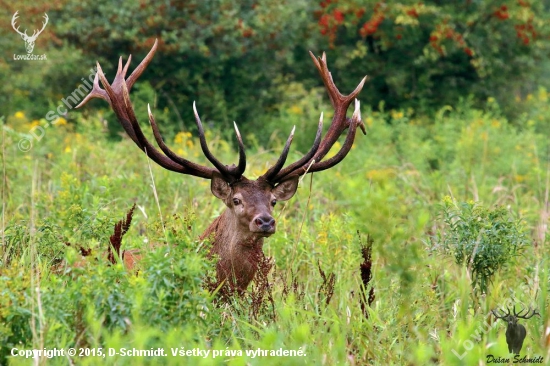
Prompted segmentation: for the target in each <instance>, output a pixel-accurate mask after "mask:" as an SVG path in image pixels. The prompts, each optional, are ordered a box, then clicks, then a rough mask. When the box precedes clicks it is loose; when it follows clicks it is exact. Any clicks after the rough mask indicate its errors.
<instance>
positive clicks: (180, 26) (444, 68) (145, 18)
mask: <svg viewBox="0 0 550 366" xmlns="http://www.w3.org/2000/svg"><path fill="white" fill-rule="evenodd" d="M16 10H19V14H20V19H19V22H20V23H21V24H22V25H23V24H24V25H23V26H24V27H28V28H29V29H32V27H33V26H32V25H34V24H40V22H41V21H42V19H41V17H42V16H43V13H44V12H47V13H48V14H49V17H50V22H49V24H48V26H47V27H46V29H45V31H44V33H43V34H41V36H40V37H39V38H38V40H37V46H36V52H42V53H46V54H47V56H48V60H47V61H44V62H24V61H14V60H12V59H11V58H12V57H13V56H12V54H13V53H22V52H24V48H23V44H22V40H21V38H20V37H19V36H18V35H17V34H16V33H15V32H14V31H13V30H12V29H11V25H10V24H9V23H10V20H11V16H12V15H13V13H14V12H15V11H16ZM2 14H3V16H2V17H1V19H2V20H0V22H1V23H0V24H1V25H2V27H0V29H1V32H2V33H1V34H2V37H0V45H2V49H5V50H7V51H6V54H5V55H4V57H3V58H2V59H0V78H1V79H2V80H5V82H4V83H2V86H0V104H1V105H3V106H4V109H5V111H4V113H5V114H6V116H7V119H8V120H9V121H10V122H13V120H14V118H13V117H12V116H13V115H14V114H15V113H16V112H18V111H21V112H24V113H25V114H26V115H27V116H28V118H30V120H40V119H41V118H45V116H46V115H47V114H48V112H50V111H55V110H56V109H57V108H58V107H59V106H61V111H63V110H64V109H68V112H67V113H56V115H59V116H60V117H63V118H64V119H67V120H69V121H70V122H73V121H77V120H78V117H77V115H76V114H75V113H74V112H73V111H72V107H74V105H75V104H76V103H73V102H70V103H68V104H69V105H70V108H65V107H66V106H65V104H63V102H62V101H63V100H64V99H65V100H66V99H67V98H68V97H69V96H71V95H72V94H74V92H75V90H76V88H79V87H82V85H84V84H82V78H87V77H88V76H89V75H90V69H91V68H92V67H94V66H95V61H96V60H98V61H100V62H101V64H102V65H103V69H104V71H105V72H106V73H107V76H108V78H112V76H113V75H114V71H115V68H116V65H117V60H118V58H119V57H120V56H122V57H123V58H127V57H128V55H130V54H132V55H133V64H132V67H134V66H135V65H137V62H138V61H139V60H141V59H142V58H143V56H144V55H145V54H146V52H148V51H149V49H150V47H151V46H152V44H153V42H154V40H155V39H158V40H159V49H158V51H157V55H156V56H155V58H154V60H153V62H152V63H151V64H150V66H149V67H148V69H147V70H146V72H145V73H144V75H142V77H141V78H140V80H139V82H138V85H137V88H138V89H140V90H142V91H143V93H142V96H143V99H141V98H139V99H138V100H137V101H136V102H135V105H136V110H137V112H138V113H137V115H138V118H142V119H143V118H146V113H145V106H146V103H150V104H151V105H152V106H153V109H154V110H155V112H156V114H157V115H158V120H159V122H166V123H162V125H165V128H164V130H166V131H168V132H172V131H179V130H181V126H185V125H187V126H193V115H192V108H191V106H192V103H193V101H196V102H197V106H198V108H199V111H200V112H201V115H202V117H203V120H204V121H205V122H206V123H207V124H208V125H210V126H219V128H218V129H219V130H222V131H225V132H224V134H229V133H230V132H229V130H231V129H230V128H226V127H228V126H230V125H229V123H230V121H232V120H236V121H238V122H239V124H240V126H241V129H242V130H246V129H245V127H246V128H247V129H248V130H250V131H252V130H256V129H258V130H262V131H263V129H264V128H265V127H266V126H273V125H275V124H276V121H278V120H279V118H277V120H274V119H273V117H272V116H273V115H277V114H279V115H280V116H281V118H284V119H288V124H291V123H292V124H293V123H294V122H293V121H294V120H299V121H303V120H306V119H309V118H313V119H317V118H318V112H319V111H318V110H317V111H316V112H317V113H314V116H310V114H309V113H308V111H307V110H305V109H304V108H303V107H304V106H303V105H302V103H301V102H302V98H303V97H305V96H306V95H307V94H308V93H314V94H319V95H321V94H323V93H320V92H317V91H313V92H309V91H310V90H311V89H312V88H316V87H319V86H321V82H320V80H319V77H318V75H317V73H316V72H315V69H314V67H313V65H312V63H311V60H310V58H309V57H308V54H307V51H308V50H311V51H313V52H314V53H315V54H321V52H322V51H324V50H325V51H327V52H328V59H329V65H330V68H331V71H332V73H333V75H334V78H335V80H336V82H337V85H339V86H340V88H341V90H342V92H346V93H347V92H349V91H350V90H351V89H352V88H353V87H355V85H356V84H357V82H358V81H359V80H360V79H361V78H362V77H363V76H364V75H365V74H368V75H369V81H368V82H367V84H366V86H365V89H364V92H363V93H362V94H361V97H360V99H361V101H362V102H363V105H369V106H370V107H371V108H377V107H379V106H380V103H381V102H384V103H385V105H386V106H387V107H389V108H390V109H391V108H407V107H412V108H414V110H416V111H423V112H428V113H431V111H433V110H435V109H438V108H440V107H443V106H446V105H454V104H456V102H457V100H458V99H459V98H461V97H465V96H467V95H472V96H473V99H472V101H473V103H474V105H476V106H477V107H479V106H482V105H483V104H484V103H485V101H486V100H487V98H488V97H496V99H497V100H498V101H499V102H500V104H501V105H503V106H505V111H504V112H505V113H506V114H507V115H508V116H512V117H514V119H517V124H520V123H523V122H525V120H524V119H523V118H519V117H521V115H522V113H524V112H527V111H528V110H529V108H527V107H526V105H525V103H522V99H523V98H524V97H525V96H526V95H529V94H530V93H533V92H535V91H536V89H535V88H537V87H538V84H539V83H546V81H545V80H547V78H545V77H544V76H545V75H546V74H547V73H548V66H549V64H548V61H547V60H548V51H549V49H550V47H549V45H550V38H549V37H548V34H549V29H548V24H550V22H549V21H548V20H549V19H548V14H549V13H548V9H547V7H546V6H545V5H544V3H543V2H537V1H532V0H521V1H517V0H504V1H500V2H499V3H498V4H496V3H493V2H486V1H469V2H467V3H466V4H464V2H463V1H446V2H444V3H441V2H437V1H428V2H420V3H419V2H416V1H412V0H403V1H392V2H381V1H377V0H368V1H357V0H340V1H330V0H323V1H318V2H308V1H304V0H300V1H287V2H274V1H268V0H262V1H252V0H248V1H241V2H232V1H228V0H216V1H206V2H205V1H198V0H193V1H185V2H179V3H166V2H153V1H141V2H124V3H120V4H119V3H113V2H108V1H84V2H83V1H76V0H61V1H55V2H48V3H42V2H40V1H38V2H36V1H28V0H26V1H17V2H14V1H8V2H7V3H6V6H5V7H3V9H2ZM90 14H93V16H90ZM140 83H143V87H142V88H140V86H139V85H140ZM542 86H546V87H548V85H542ZM322 98H325V104H328V103H327V101H326V97H325V96H323V97H322ZM78 99H79V100H81V99H82V98H81V97H79V98H78ZM29 100H32V103H29ZM312 101H313V100H312ZM313 102H314V103H316V104H319V101H318V100H316V101H313ZM90 106H91V107H93V106H97V107H99V108H106V105H105V104H103V103H102V102H100V101H97V102H96V101H94V102H92V103H90ZM326 109H327V110H329V108H326ZM87 110H89V108H88V109H87ZM300 110H301V111H302V113H300ZM289 111H290V112H289ZM85 113H88V112H85ZM327 117H328V116H327ZM104 118H105V120H107V121H111V120H113V116H112V114H111V113H110V112H109V113H107V114H106V115H105V117H104ZM117 126H118V125H117V124H115V123H111V124H108V128H110V129H111V133H112V135H115V134H116V133H117V132H119V131H120V129H119V128H118V127H117ZM193 128H194V127H188V128H187V129H193ZM286 131H287V130H286V129H285V133H287V132H286ZM226 137H228V136H226ZM271 137H272V136H271V134H270V133H267V132H264V133H261V134H257V135H256V139H258V140H259V143H260V144H261V145H263V146H265V145H266V143H268V142H270V141H272V139H271Z"/></svg>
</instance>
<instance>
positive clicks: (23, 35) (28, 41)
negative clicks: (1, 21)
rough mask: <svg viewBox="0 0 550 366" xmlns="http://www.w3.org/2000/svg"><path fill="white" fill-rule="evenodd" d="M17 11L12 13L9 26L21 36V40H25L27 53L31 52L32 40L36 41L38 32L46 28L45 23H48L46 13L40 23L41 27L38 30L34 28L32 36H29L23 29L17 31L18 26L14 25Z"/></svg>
mask: <svg viewBox="0 0 550 366" xmlns="http://www.w3.org/2000/svg"><path fill="white" fill-rule="evenodd" d="M18 13H19V11H16V12H15V14H13V17H12V18H11V26H12V27H13V29H14V30H15V31H16V32H17V33H18V34H19V35H20V36H21V38H23V40H24V41H25V48H26V49H27V53H32V50H33V49H34V42H36V39H37V38H38V36H39V35H40V33H42V31H43V30H44V28H46V24H48V19H49V18H48V14H46V13H44V20H45V21H44V22H43V23H42V29H40V30H36V29H35V30H34V32H33V33H32V36H29V35H28V34H27V30H26V29H25V31H24V32H21V31H19V27H16V24H15V23H16V21H17V18H18V15H17V14H18Z"/></svg>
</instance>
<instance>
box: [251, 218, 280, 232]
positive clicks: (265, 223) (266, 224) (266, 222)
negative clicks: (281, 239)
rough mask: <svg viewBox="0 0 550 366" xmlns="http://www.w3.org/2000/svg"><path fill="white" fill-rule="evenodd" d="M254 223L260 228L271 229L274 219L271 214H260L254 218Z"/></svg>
mask: <svg viewBox="0 0 550 366" xmlns="http://www.w3.org/2000/svg"><path fill="white" fill-rule="evenodd" d="M254 223H255V224H256V225H257V226H258V227H259V228H260V229H262V230H266V229H271V228H273V227H274V226H275V219H274V218H273V217H271V216H260V217H257V218H255V219H254Z"/></svg>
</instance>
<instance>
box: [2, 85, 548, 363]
mask: <svg viewBox="0 0 550 366" xmlns="http://www.w3.org/2000/svg"><path fill="white" fill-rule="evenodd" d="M139 93H140V92H139V91H137V92H136V95H139ZM137 103H139V102H136V104H137ZM518 103H525V104H528V105H529V110H530V111H532V113H531V114H524V115H522V116H521V118H520V119H519V120H517V121H508V120H507V119H506V118H505V117H504V116H503V115H502V113H501V112H500V110H499V106H498V104H497V103H496V102H495V101H494V100H493V99H489V100H488V101H487V102H486V106H485V108H483V110H480V109H476V108H474V107H472V105H471V104H470V102H469V101H468V100H467V99H466V100H462V101H461V102H459V103H457V105H456V106H454V107H451V106H447V107H444V108H442V109H440V110H439V111H438V112H437V113H435V117H433V118H428V117H417V116H416V114H415V113H414V111H413V110H410V109H409V110H390V111H386V110H384V107H383V105H382V106H380V108H379V110H378V111H371V110H365V109H364V110H363V118H364V121H365V123H366V125H367V127H368V135H367V136H358V137H357V139H356V142H355V145H354V147H353V149H352V150H351V152H350V154H349V156H348V157H347V158H346V160H345V161H344V162H343V163H342V164H340V165H338V166H337V167H336V168H333V169H332V170H330V171H327V172H322V173H316V174H314V175H313V176H311V175H308V176H306V177H305V178H304V179H303V181H302V182H301V186H300V188H299V189H298V193H297V195H296V196H295V197H294V198H293V199H292V200H290V201H289V202H287V203H285V204H283V205H281V206H280V207H279V206H278V207H277V209H276V215H277V216H276V219H277V220H278V223H279V224H278V230H277V233H276V234H275V235H274V236H272V237H271V238H269V239H268V240H267V242H266V245H265V252H266V254H267V256H269V257H271V258H272V262H273V263H265V268H264V269H265V270H264V271H260V272H261V273H263V274H265V276H263V277H262V276H260V277H261V278H258V279H257V280H256V282H255V283H254V284H253V285H251V287H250V289H249V290H250V291H249V294H248V295H247V296H244V297H237V296H234V297H231V298H230V299H225V301H222V300H220V298H219V297H218V296H217V295H216V294H215V291H214V293H213V292H212V291H211V290H212V289H211V288H208V286H207V285H206V284H207V283H208V278H211V276H212V275H213V267H214V266H213V264H212V263H211V261H210V260H209V259H207V258H206V253H207V244H204V245H200V243H199V242H198V239H197V238H198V236H199V235H200V233H201V232H202V231H203V230H204V229H205V228H206V227H207V226H208V224H209V223H210V222H211V221H212V220H213V218H215V217H216V216H217V215H218V214H220V212H221V210H222V209H223V204H222V203H221V202H219V201H218V200H216V199H215V198H213V197H212V195H211V193H210V190H209V182H208V181H207V180H201V179H199V178H194V177H186V176H181V175H177V174H175V173H170V172H168V171H165V170H163V169H161V168H159V167H157V166H156V165H155V164H153V163H150V162H148V161H147V159H146V157H145V155H144V154H141V153H140V152H139V151H138V149H137V148H136V147H135V146H134V145H133V142H132V141H131V140H129V139H128V138H122V139H121V140H120V141H115V142H113V141H112V139H109V138H108V137H107V135H108V131H107V129H106V126H105V123H116V121H114V120H111V119H109V120H105V119H104V116H103V115H102V114H100V113H97V114H94V115H91V116H86V117H83V116H81V115H76V116H74V118H75V119H76V122H75V123H70V122H69V123H67V122H66V121H64V120H60V121H58V123H56V124H55V125H52V126H50V127H48V128H47V129H45V130H46V131H47V132H46V134H45V136H44V137H43V138H42V139H41V140H40V141H38V142H36V143H35V145H34V146H33V148H32V149H31V150H30V151H29V152H27V153H23V152H21V151H20V150H19V149H18V148H17V142H18V141H19V139H21V138H22V137H25V136H26V134H27V133H28V131H29V128H31V127H32V126H33V125H37V124H39V125H42V126H45V125H46V124H47V121H46V120H34V121H33V120H30V119H28V118H27V117H26V116H25V114H24V113H23V112H19V113H15V114H14V115H12V116H10V123H8V124H7V125H4V128H3V131H2V136H3V139H2V166H3V168H2V169H3V184H2V196H3V216H2V246H1V251H0V278H1V279H2V280H1V281H0V295H1V296H0V345H1V346H0V359H1V360H2V363H4V362H6V361H7V362H8V363H9V364H13V365H18V364H28V360H25V359H24V358H19V357H9V352H10V350H11V348H12V347H17V348H20V349H30V348H50V349H51V348H54V347H58V348H61V347H62V348H68V347H75V346H78V347H103V348H109V347H110V348H123V347H125V348H137V349H150V348H157V347H164V348H165V349H166V350H167V351H168V350H169V348H180V349H182V348H181V347H183V349H185V350H191V349H193V348H200V349H203V350H206V349H211V350H214V349H217V350H223V351H224V352H225V351H227V352H228V353H227V355H225V353H224V355H223V356H220V357H217V358H215V359H212V358H206V359H203V358H198V357H197V358H193V360H192V362H193V364H198V365H200V364H205V365H211V364H231V365H244V364H265V362H269V364H281V365H292V364H325V365H334V364H345V363H349V364H358V365H359V364H373V365H382V364H384V365H386V364H395V365H400V364H416V365H420V364H445V365H462V364H474V363H478V362H479V360H485V357H486V355H487V354H495V355H503V356H504V355H507V346H506V342H505V340H504V326H501V325H497V326H495V327H493V328H491V329H490V330H489V331H487V332H483V331H480V329H487V325H486V324H487V323H486V322H489V323H490V324H492V323H493V322H494V321H495V320H494V319H492V318H491V317H490V315H489V314H490V310H491V309H494V308H496V307H499V306H504V304H506V301H508V299H510V298H512V299H513V301H514V302H515V303H517V304H524V305H525V306H529V305H530V306H532V307H535V308H537V309H539V311H540V313H541V317H540V318H538V317H536V318H533V319H531V320H529V321H526V322H524V324H525V326H526V328H527V339H526V342H525V346H524V351H525V352H526V354H528V355H543V356H545V357H548V354H547V352H548V348H547V342H548V340H547V339H545V338H544V329H545V326H547V319H548V285H549V274H548V269H549V268H548V267H549V265H548V260H547V258H548V255H549V253H548V245H547V243H548V239H547V224H548V215H549V193H548V192H549V189H550V165H549V164H550V161H549V156H550V145H549V143H550V141H549V139H548V131H549V129H550V119H549V118H548V113H547V110H548V107H547V92H546V90H544V89H541V90H540V92H539V93H538V94H535V95H531V96H529V97H528V98H527V99H526V100H521V101H518ZM137 106H138V108H139V104H137ZM320 110H330V108H329V107H328V106H327V105H325V104H323V103H320V102H319V99H318V98H317V97H312V98H309V99H308V98H305V99H301V100H300V104H294V105H288V106H287V107H285V108H283V109H282V110H281V115H280V117H279V118H278V119H276V118H275V117H274V122H273V124H272V125H271V126H270V127H268V128H272V131H273V133H272V135H271V138H270V141H269V144H267V145H264V146H260V145H259V144H257V143H255V141H257V140H256V136H255V134H254V131H245V130H242V133H243V137H244V139H245V144H247V145H248V146H249V150H250V151H249V154H248V155H249V157H250V158H249V168H248V171H247V175H248V176H252V177H255V176H258V175H260V174H261V173H262V172H263V170H264V169H265V168H266V167H267V166H268V165H269V163H270V162H272V161H273V160H274V159H276V157H277V154H278V151H279V149H280V146H281V145H282V143H283V141H284V139H285V138H286V133H287V132H288V130H289V129H290V128H291V126H292V125H294V124H296V125H298V126H300V128H299V132H298V133H297V141H296V142H297V144H296V146H295V147H294V149H293V150H292V152H291V155H292V156H291V157H290V159H293V158H295V157H299V156H300V154H301V152H303V151H304V150H305V149H306V148H307V144H308V143H310V140H311V139H312V138H313V134H312V133H309V132H308V131H309V130H310V129H314V128H315V124H316V120H317V118H318V115H317V113H318V112H319V111H320ZM139 117H140V118H141V119H142V120H143V118H144V117H145V114H144V113H140V114H139ZM189 125H191V121H189ZM186 126H187V125H186ZM301 126H305V127H304V128H302V127H301ZM188 131H189V129H187V128H184V129H183V130H182V131H180V132H178V133H176V134H172V135H171V137H169V138H168V141H170V143H171V146H173V147H174V148H175V149H176V150H177V151H178V152H179V153H180V154H182V155H183V156H186V157H189V158H191V159H194V160H197V161H200V162H203V163H204V160H205V159H204V158H203V156H202V153H201V151H200V146H199V144H198V139H197V138H196V136H194V135H193V134H192V133H190V132H188ZM207 137H208V138H209V141H211V146H212V147H213V149H214V150H215V151H216V154H217V155H218V156H220V157H222V158H223V161H226V162H232V161H233V160H234V159H236V151H235V149H234V147H233V144H232V142H231V141H227V140H225V139H223V138H222V137H219V136H217V135H215V134H212V133H210V135H209V136H207ZM134 203H135V204H136V207H137V208H136V210H135V212H134V215H133V221H132V224H131V226H130V229H129V231H128V233H127V234H126V235H125V236H124V238H123V240H122V247H123V249H129V248H140V249H141V250H142V252H143V253H144V254H145V255H144V258H143V260H142V261H141V262H140V263H139V265H138V269H139V272H138V273H137V274H136V273H135V272H134V271H126V270H125V268H124V266H123V265H122V264H120V263H117V264H115V265H111V264H110V263H109V262H108V261H107V260H106V258H105V253H106V252H107V248H108V245H109V238H110V236H111V235H113V230H114V226H115V224H116V223H117V222H118V221H119V220H121V219H123V218H125V217H126V214H127V211H128V210H129V209H130V208H131V206H132V205H133V204H134ZM468 207H469V208H470V211H467V210H466V211H464V210H465V208H468ZM472 207H474V208H476V209H472ZM453 210H454V211H453ZM452 212H454V214H452ZM495 212H498V214H495ZM491 214H493V217H497V219H495V220H493V221H491V220H492V219H491V218H488V217H489V216H490V215H491ZM453 215H454V216H457V215H458V216H460V215H462V217H463V218H466V219H464V220H465V222H468V223H469V224H465V225H462V229H456V228H453V226H452V225H449V224H452V223H456V220H455V221H453V219H452V217H453ZM475 215H478V217H480V218H483V220H484V221H483V222H485V223H487V225H489V226H490V224H491V223H496V224H495V225H497V226H498V225H504V229H502V230H501V231H500V232H501V233H504V234H502V235H503V236H502V237H499V235H501V234H499V232H498V230H496V231H495V232H487V231H484V229H483V228H479V227H476V226H475V225H476V219H475V217H476V216H475ZM495 215H496V216H495ZM472 217H473V219H472ZM468 220H470V221H468ZM477 220H480V219H477ZM468 225H470V226H468ZM458 226H460V225H458ZM464 227H467V228H469V229H468V230H471V231H474V232H475V233H478V234H479V233H480V232H482V233H484V235H485V237H488V238H490V240H488V241H487V244H486V245H487V246H488V247H489V249H490V248H493V249H494V250H497V251H498V249H499V248H501V247H500V246H501V245H504V244H502V243H504V242H505V240H512V241H513V245H517V246H521V251H520V252H518V253H517V254H518V255H508V256H506V255H504V256H503V257H502V258H500V259H499V260H501V263H500V262H499V266H498V268H497V270H495V271H494V273H491V279H492V280H490V281H487V282H485V283H484V285H483V286H484V287H482V289H483V291H479V290H474V288H475V285H476V282H475V281H476V277H475V276H473V277H472V275H471V274H472V272H471V268H468V267H467V265H460V264H457V263H455V256H454V255H453V254H452V253H449V251H448V248H449V243H453V240H458V242H460V240H459V239H458V238H459V237H460V235H459V234H462V235H463V236H467V234H468V233H466V234H465V233H464V230H466V229H464ZM461 230H463V231H461ZM476 230H477V231H476ZM510 232H513V233H515V234H514V235H515V236H514V235H511V236H510V235H509V234H510ZM476 235H477V234H476ZM470 239H471V238H470ZM368 241H372V263H371V264H369V266H370V270H371V273H372V279H370V282H369V283H368V286H369V289H370V288H373V289H374V290H373V295H374V296H373V297H374V301H373V302H372V303H371V304H370V306H369V305H368V304H367V305H366V303H365V300H366V299H365V298H366V296H365V293H366V292H364V290H365V289H364V288H363V286H364V284H363V283H362V275H363V271H364V268H366V267H365V265H364V264H363V265H362V263H364V256H363V255H362V247H365V246H367V242H368ZM454 243H455V244H456V243H457V242H456V241H455V242H454ZM502 250H503V251H506V250H507V249H506V248H504V249H502ZM88 251H89V252H90V253H91V254H90V255H88V256H86V257H85V258H84V259H83V256H82V253H83V252H88ZM458 262H459V263H460V261H458ZM369 289H367V291H368V290H369ZM365 305H366V306H365ZM362 307H363V309H362ZM258 348H260V349H264V350H265V349H267V350H277V349H280V348H282V349H286V350H299V349H301V350H303V352H304V354H306V356H303V357H270V358H268V359H266V358H263V357H256V358H252V357H251V356H247V355H246V354H245V353H244V352H245V350H257V349H258ZM230 350H232V351H233V353H230V352H229V351H230ZM238 350H241V352H243V356H239V355H238V352H237V351H238ZM230 354H232V355H230ZM459 355H460V356H461V357H462V358H460V357H458V356H459ZM42 361H44V360H42ZM187 361H189V360H187ZM78 362H79V363H80V364H90V365H93V364H97V362H98V361H97V358H95V357H93V356H89V357H83V358H79V360H78ZM108 362H110V363H112V364H114V363H116V364H118V365H121V364H132V365H134V364H139V363H142V364H174V365H177V364H181V363H182V362H184V361H182V358H181V357H171V356H170V357H167V358H158V357H157V358H122V357H114V358H110V359H108ZM189 362H190V361H189ZM48 363H49V364H66V363H67V360H66V359H52V360H49V362H48Z"/></svg>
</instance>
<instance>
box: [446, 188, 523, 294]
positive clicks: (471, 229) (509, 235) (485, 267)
mask: <svg viewBox="0 0 550 366" xmlns="http://www.w3.org/2000/svg"><path fill="white" fill-rule="evenodd" d="M443 221H444V223H445V231H444V232H443V234H442V235H441V237H440V239H439V240H440V242H441V245H442V246H443V248H444V250H445V251H446V252H447V253H449V254H451V255H452V256H453V257H454V259H455V262H456V263H457V264H459V265H463V266H466V267H467V269H468V272H469V273H470V276H471V279H472V288H473V289H474V291H480V292H481V293H486V292H487V289H488V286H489V283H490V281H491V279H492V278H493V276H494V275H495V274H496V272H497V271H498V270H500V269H501V268H503V267H504V266H505V265H507V264H509V263H511V262H512V261H513V259H514V257H516V256H518V255H520V254H521V252H522V250H523V249H524V248H525V247H526V246H527V245H528V244H529V240H528V238H527V236H526V234H525V233H524V230H523V227H522V224H521V221H520V220H514V219H512V217H511V215H510V212H509V211H508V210H507V209H506V208H504V207H497V208H494V209H488V208H485V207H483V206H482V205H481V204H479V203H474V202H462V203H456V202H455V201H453V200H452V199H451V198H450V197H448V196H447V197H446V198H445V200H444V205H443Z"/></svg>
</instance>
